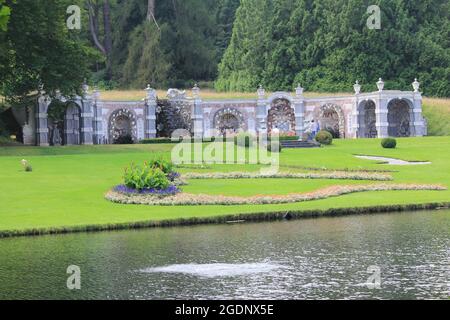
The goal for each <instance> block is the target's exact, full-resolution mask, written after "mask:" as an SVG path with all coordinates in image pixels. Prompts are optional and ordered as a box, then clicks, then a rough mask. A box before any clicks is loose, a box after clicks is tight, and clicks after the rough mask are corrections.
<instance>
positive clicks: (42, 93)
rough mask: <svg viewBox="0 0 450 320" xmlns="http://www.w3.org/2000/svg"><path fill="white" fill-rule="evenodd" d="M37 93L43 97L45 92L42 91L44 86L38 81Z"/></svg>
mask: <svg viewBox="0 0 450 320" xmlns="http://www.w3.org/2000/svg"><path fill="white" fill-rule="evenodd" d="M38 91H39V94H40V95H41V96H43V95H44V94H45V91H44V84H43V83H42V82H40V81H39V85H38Z"/></svg>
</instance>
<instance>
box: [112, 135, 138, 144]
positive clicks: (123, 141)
mask: <svg viewBox="0 0 450 320" xmlns="http://www.w3.org/2000/svg"><path fill="white" fill-rule="evenodd" d="M133 143H134V140H133V137H132V136H131V135H129V134H127V135H125V136H120V137H118V138H117V139H115V140H114V144H133Z"/></svg>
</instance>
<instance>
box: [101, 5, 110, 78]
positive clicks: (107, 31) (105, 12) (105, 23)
mask: <svg viewBox="0 0 450 320" xmlns="http://www.w3.org/2000/svg"><path fill="white" fill-rule="evenodd" d="M103 26H104V31H105V39H104V47H105V52H106V77H107V79H108V80H110V79H111V51H112V36H111V7H110V5H109V0H104V1H103Z"/></svg>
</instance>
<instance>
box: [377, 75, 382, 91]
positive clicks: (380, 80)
mask: <svg viewBox="0 0 450 320" xmlns="http://www.w3.org/2000/svg"><path fill="white" fill-rule="evenodd" d="M377 87H378V91H379V92H381V91H383V89H384V81H383V79H381V78H380V79H379V80H378V82H377Z"/></svg>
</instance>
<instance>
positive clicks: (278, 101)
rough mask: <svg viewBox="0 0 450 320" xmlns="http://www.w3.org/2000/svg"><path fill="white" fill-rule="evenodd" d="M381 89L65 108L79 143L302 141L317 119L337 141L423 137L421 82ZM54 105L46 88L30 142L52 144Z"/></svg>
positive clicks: (150, 99) (151, 93)
mask: <svg viewBox="0 0 450 320" xmlns="http://www.w3.org/2000/svg"><path fill="white" fill-rule="evenodd" d="M377 86H378V89H379V90H378V91H377V92H370V93H361V92H360V85H359V84H358V83H356V84H355V86H354V89H355V94H354V95H348V96H338V97H333V96H332V97H320V98H306V97H305V96H304V94H303V88H301V87H300V86H298V87H297V88H296V90H295V93H294V94H291V93H289V92H275V93H273V94H271V95H266V92H265V90H264V88H262V87H260V88H259V89H258V91H257V94H256V96H255V99H247V100H217V101H203V100H202V99H201V92H200V89H199V88H198V87H197V86H196V87H194V88H193V90H192V93H193V96H192V97H190V96H188V95H187V94H186V92H185V91H180V90H177V89H170V90H169V91H168V93H167V96H166V97H157V96H156V91H155V90H154V89H152V88H150V86H148V87H147V89H146V94H145V98H144V99H143V100H142V101H137V102H136V101H133V102H126V101H116V102H115V101H102V100H101V99H100V95H99V93H98V92H97V91H94V92H93V93H92V94H90V93H89V92H88V87H87V86H84V87H83V89H84V95H83V96H82V97H77V98H75V99H73V100H70V101H67V103H74V104H76V105H77V106H78V107H79V109H80V113H79V119H75V120H76V121H79V123H80V126H81V128H80V131H81V132H80V135H81V139H80V143H81V144H93V143H94V144H104V143H113V142H114V139H115V137H117V135H118V134H125V133H129V134H131V135H132V138H133V140H134V141H136V142H138V141H140V140H142V139H145V138H155V137H170V136H171V134H172V132H173V131H174V130H176V129H184V130H187V131H189V132H190V133H191V134H192V135H193V136H196V137H212V136H221V135H224V134H235V133H237V132H239V131H246V132H250V133H258V132H269V133H270V132H271V130H273V129H275V128H276V129H278V130H279V131H281V132H282V133H283V134H295V135H298V136H300V137H303V135H304V134H305V133H306V132H308V131H309V130H310V129H311V128H312V120H314V123H319V125H320V127H321V129H328V130H330V131H332V132H333V134H334V135H335V136H337V137H340V138H366V137H379V138H384V137H387V136H388V135H389V134H393V135H398V136H405V135H409V136H423V135H425V134H426V132H427V130H426V122H425V120H424V118H423V116H422V96H421V94H420V92H419V83H418V82H417V81H415V82H414V83H413V89H414V91H406V92H405V91H389V90H384V82H383V81H382V80H381V79H380V81H379V82H377ZM50 103H51V99H50V98H49V97H48V96H46V95H45V92H44V91H43V90H41V94H40V96H39V99H38V101H37V104H36V107H33V108H29V110H31V111H32V116H31V117H30V118H31V120H29V121H28V124H26V123H24V133H26V135H27V139H26V141H27V142H28V143H34V142H35V143H36V144H37V145H42V146H45V145H48V144H49V130H48V120H47V119H48V114H47V111H48V106H49V105H50ZM368 106H370V108H369V107H368ZM74 115H75V113H74V114H73V115H72V116H74ZM33 119H35V121H33ZM77 123H78V122H77ZM30 132H34V134H33V136H34V137H35V138H34V139H32V137H30V135H31V134H30Z"/></svg>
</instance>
